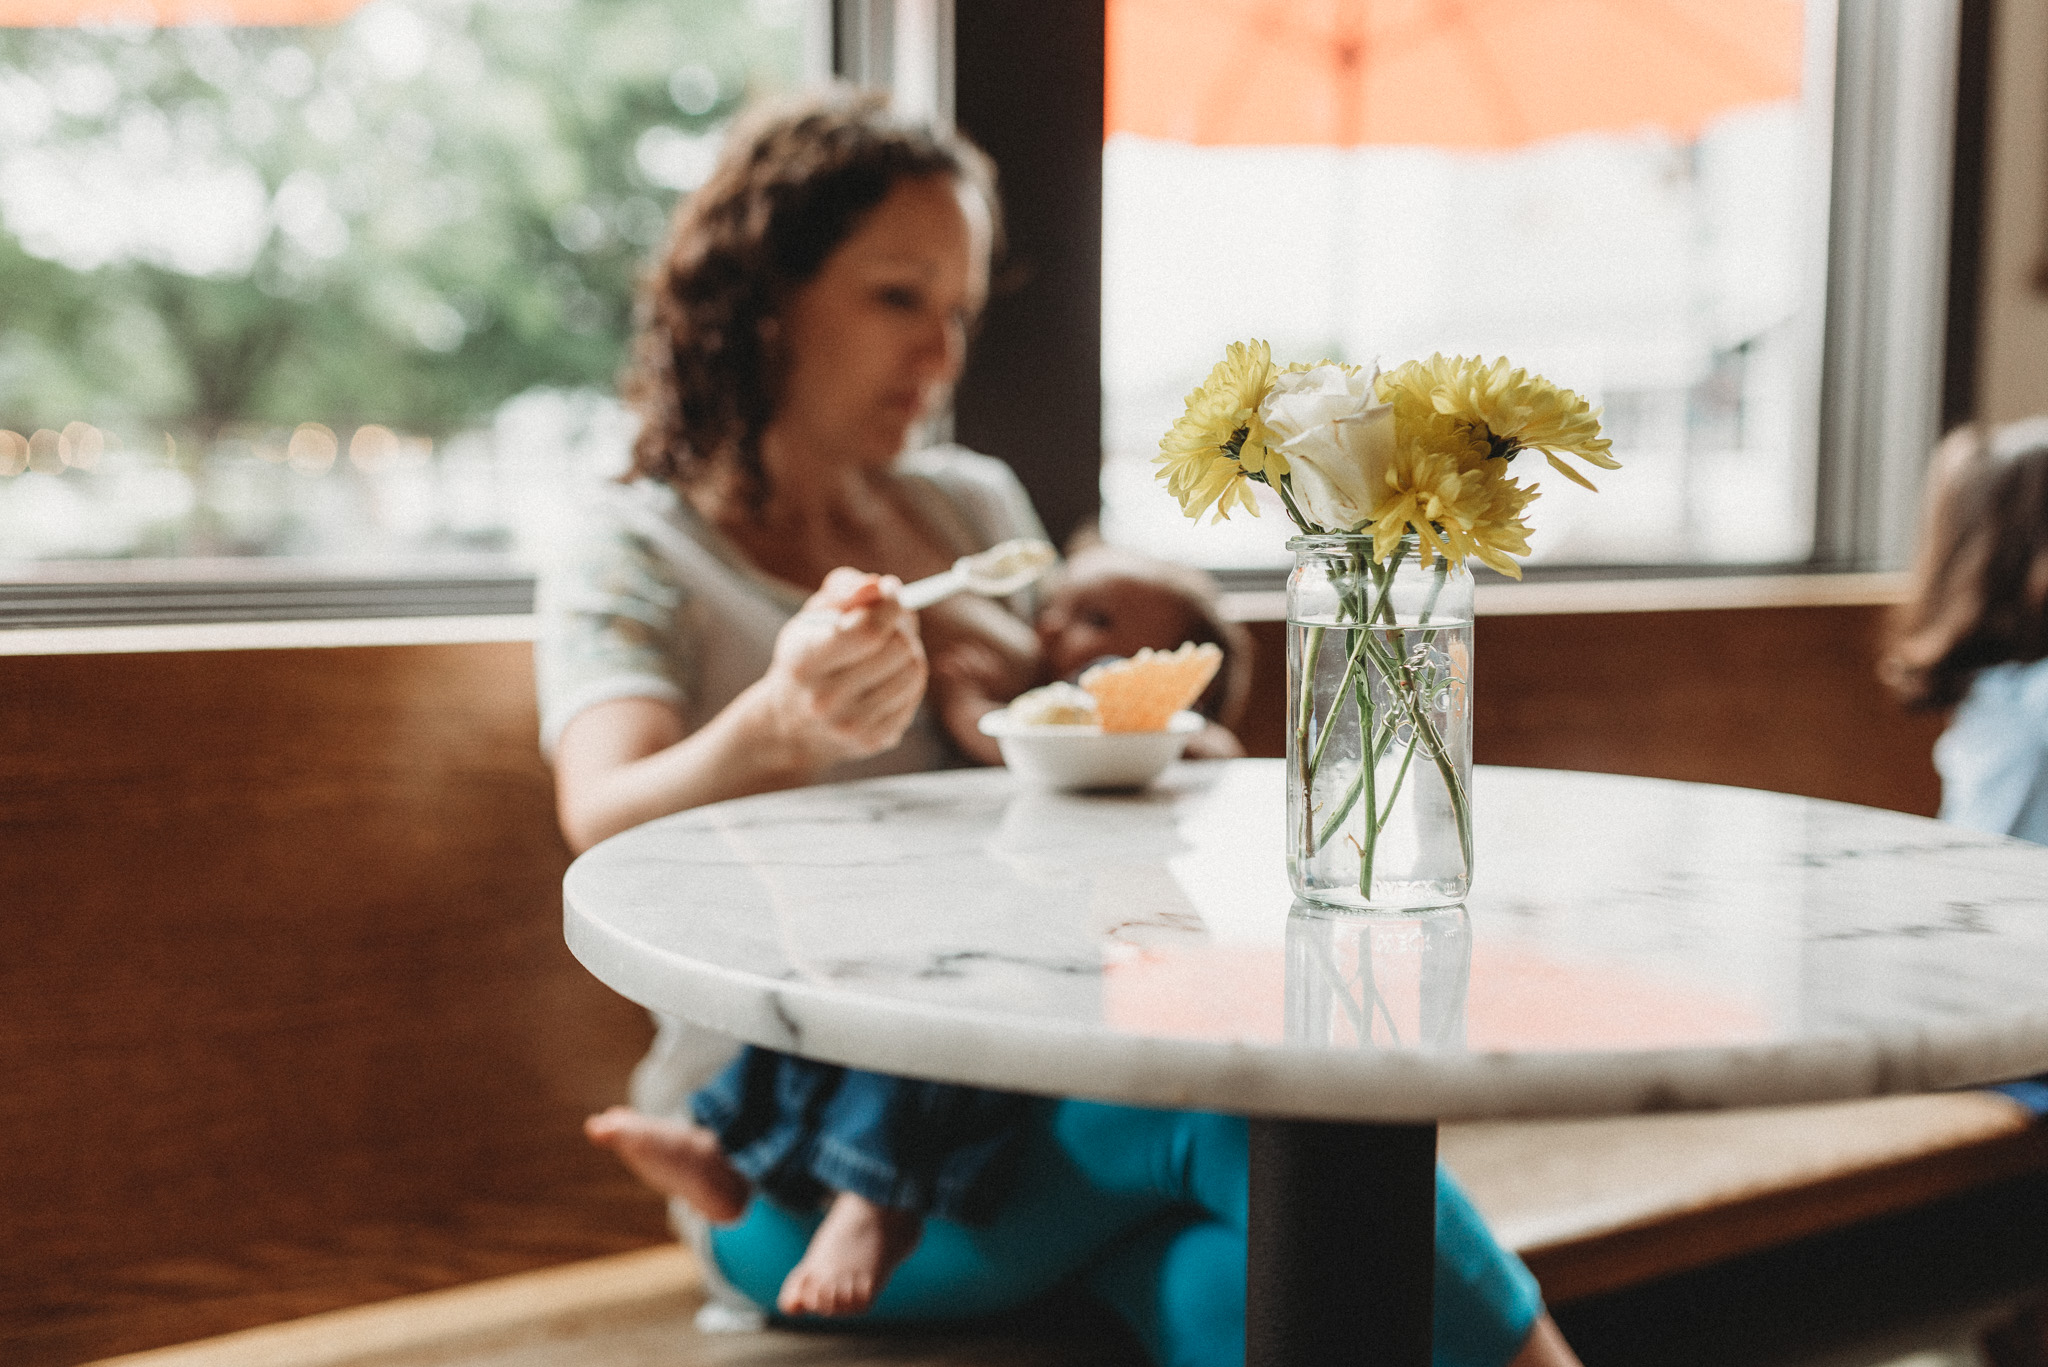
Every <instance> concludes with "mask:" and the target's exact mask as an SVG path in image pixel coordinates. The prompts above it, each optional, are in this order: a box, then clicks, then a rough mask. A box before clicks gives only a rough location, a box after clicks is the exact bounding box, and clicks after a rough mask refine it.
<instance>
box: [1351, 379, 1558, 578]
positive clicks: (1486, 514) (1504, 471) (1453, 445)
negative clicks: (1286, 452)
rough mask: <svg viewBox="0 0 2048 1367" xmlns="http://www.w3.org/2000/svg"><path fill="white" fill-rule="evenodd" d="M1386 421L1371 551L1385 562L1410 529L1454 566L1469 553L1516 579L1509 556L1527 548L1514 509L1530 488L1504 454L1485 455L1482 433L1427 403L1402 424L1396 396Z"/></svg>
mask: <svg viewBox="0 0 2048 1367" xmlns="http://www.w3.org/2000/svg"><path fill="white" fill-rule="evenodd" d="M1394 423H1395V432H1396V436H1395V446H1394V457H1393V460H1392V461H1391V463H1390V464H1389V465H1388V468H1387V486H1388V491H1389V492H1388V495H1387V497H1385V498H1383V499H1382V500H1381V501H1380V502H1379V504H1378V505H1377V506H1376V507H1375V509H1374V515H1373V521H1372V525H1371V531H1372V537H1373V555H1374V557H1375V558H1377V559H1379V560H1381V561H1385V560H1386V559H1387V558H1388V556H1390V555H1391V554H1392V553H1393V550H1394V548H1395V546H1396V545H1397V544H1398V543H1399V542H1400V539H1401V538H1402V537H1403V536H1404V535H1406V534H1408V533H1410V532H1413V533H1414V534H1415V537H1416V539H1417V542H1418V544H1419V545H1420V547H1421V549H1422V551H1423V553H1424V555H1425V556H1426V557H1427V558H1428V559H1435V558H1436V557H1438V556H1441V557H1443V558H1444V559H1446V560H1448V561H1450V562H1451V563H1452V564H1454V565H1456V564H1462V563H1463V562H1464V561H1465V560H1466V559H1467V558H1472V557H1476V558H1477V559H1479V560H1480V561H1481V562H1483V563H1485V564H1487V565H1491V566H1492V567H1493V568H1494V569H1497V570H1499V571H1500V572H1501V573H1502V574H1505V575H1508V576H1510V577H1512V578H1516V579H1519V578H1521V577H1522V571H1521V567H1520V566H1519V565H1517V564H1516V563H1515V562H1514V561H1513V560H1512V559H1510V558H1509V557H1510V556H1513V555H1527V554H1528V553H1529V526H1528V524H1527V523H1526V522H1524V521H1523V520H1522V514H1523V512H1524V511H1526V510H1527V508H1528V506H1529V504H1530V503H1531V502H1533V501H1534V500H1535V498H1536V489H1535V487H1534V486H1530V487H1528V488H1524V487H1522V485H1521V484H1519V483H1518V482H1516V480H1515V479H1514V478H1513V477H1511V476H1510V475H1509V474H1508V462H1507V460H1506V458H1505V457H1500V456H1494V455H1492V454H1490V449H1491V448H1490V446H1489V444H1488V442H1487V440H1486V438H1485V437H1484V436H1482V435H1480V434H1479V433H1478V432H1477V431H1475V430H1474V429H1473V427H1472V426H1471V425H1470V424H1466V423H1461V422H1458V421H1456V420H1454V419H1451V418H1449V417H1447V416H1445V415H1443V414H1439V413H1437V412H1435V411H1434V410H1433V409H1432V410H1429V411H1427V412H1426V413H1424V414H1413V413H1411V421H1410V422H1409V423H1408V424H1407V425H1406V426H1405V427H1404V426H1403V424H1402V414H1401V405H1400V404H1399V403H1398V402H1397V403H1396V405H1395V410H1394Z"/></svg>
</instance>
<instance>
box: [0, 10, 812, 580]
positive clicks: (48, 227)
mask: <svg viewBox="0 0 2048 1367" xmlns="http://www.w3.org/2000/svg"><path fill="white" fill-rule="evenodd" d="M159 5H160V8H159V10H158V11H157V13H158V17H159V18H160V19H161V20H162V22H161V23H160V24H159V23H151V22H138V21H137V19H136V18H135V16H136V15H137V14H141V15H144V16H147V15H148V14H149V12H150V11H149V9H148V7H147V5H144V6H143V7H141V8H140V9H139V10H138V8H137V7H136V6H135V5H133V4H113V5H108V6H105V7H103V8H104V15H105V17H100V15H101V7H96V6H93V5H92V4H91V2H90V0H73V2H72V3H70V4H65V3H64V0H58V3H56V4H48V5H43V6H41V7H40V8H41V9H42V10H43V11H44V12H50V11H53V10H56V9H72V10H75V11H76V15H75V17H76V22H75V23H72V24H69V25H67V26H64V27H40V28H37V27H24V28H14V29H0V300H4V301H5V305H4V310H5V312H4V318H0V562H5V564H6V565H7V566H9V567H10V568H0V580H4V579H7V578H14V579H17V580H20V579H24V578H29V577H41V578H45V579H48V578H52V577H59V578H61V577H67V576H68V577H72V578H78V577H81V575H83V577H94V576H93V575H92V574H90V573H88V572H87V571H88V568H89V567H85V566H80V565H77V564H76V563H75V562H77V561H80V560H97V561H102V562H122V563H124V564H127V565H129V566H130V568H131V570H132V577H138V578H144V579H152V578H153V579H166V578H168V579H182V580H190V579H192V578H195V577H200V578H203V577H205V574H204V572H202V571H200V570H196V569H194V568H191V567H190V562H191V561H194V560H199V561H210V560H215V559H219V558H226V559H228V560H230V561H231V562H233V563H246V560H247V559H275V558H289V559H291V560H292V561H293V562H294V563H298V564H307V565H317V566H319V567H321V568H322V569H323V571H325V572H327V573H330V574H331V573H338V572H341V571H343V570H346V571H347V572H349V573H352V574H357V575H363V574H370V575H376V574H412V575H420V574H432V573H457V574H470V573H479V574H480V573H487V572H497V573H501V574H503V573H510V572H512V571H515V570H516V569H517V568H518V567H519V566H521V565H523V564H525V563H527V562H529V561H530V559H531V557H532V556H533V555H534V554H535V553H537V552H538V551H540V550H541V549H542V548H544V546H545V544H546V543H547V541H548V539H549V537H550V534H551V531H552V529H553V528H554V527H555V525H556V519H557V518H559V517H560V516H561V514H562V510H563V504H564V500H563V498H562V497H561V496H560V493H561V491H562V489H563V488H564V487H565V486H566V484H567V482H568V481H569V480H570V479H571V478H573V477H574V476H575V475H576V474H578V473H579V471H580V470H583V469H587V468H588V467H590V466H593V465H607V464H609V463H611V462H615V461H616V460H617V459H618V458H619V455H620V453H621V452H622V451H623V449H624V440H625V435H626V431H627V427H626V425H625V420H624V419H623V417H622V415H621V414H620V412H619V410H618V408H617V406H616V404H615V402H614V401H613V399H612V398H611V397H610V396H611V393H612V390H613V384H614V379H615V376H616V373H617V371H618V368H619V364H620V361H621V359H622V356H623V349H624V346H625V343H626V340H627V334H628V326H629V319H628V312H629V295H630V291H631V287H632V282H633V279H634V276H635V273H636V272H637V270H638V269H639V267H640V264H641V262H642V261H643V260H644V258H645V257H646V255H647V253H648V251H649V249H650V248H651V247H652V246H653V245H655V244H656V243H657V242H658V241H659V239H660V238H661V236H662V234H663V231H664V226H665V224H666V221H667V218H668V215H669V212H670V209H671V206H672V204H673V202H674V200H675V198H676V196H677V195H679V194H683V193H687V192H688V191H689V190H690V189H691V188H693V187H694V186H695V185H696V184H697V183H698V182H699V181H700V180H701V179H702V177H703V176H704V174H705V173H706V171H707V169H708V167H709V165H710V162H711V159H712V156H713V153H714V149H715V139H716V136H717V134H718V131H719V129H720V127H721V126H722V124H723V123H724V121H725V120H726V119H727V118H728V117H729V116H730V115H731V113H732V112H733V111H734V110H735V109H737V108H738V107H739V105H740V104H741V103H742V101H743V100H745V99H747V98H748V97H750V96H752V95H754V94H757V93H759V92H761V91H763V90H774V89H780V88H784V87H789V86H792V85H794V84H795V83H797V82H798V81H799V80H801V79H803V78H804V77H805V76H806V74H808V73H809V72H811V71H814V70H823V69H824V68H825V65H826V64H827V63H828V62H829V53H830V46H831V42H830V29H829V16H828V15H827V13H826V11H825V9H824V7H823V6H822V5H820V4H817V3H812V2H811V0H690V2H689V3H674V0H588V2H584V3H571V2H570V0H370V3H368V4H361V5H360V6H357V5H352V4H351V3H349V0H227V3H226V4H224V5H223V4H220V3H214V4H200V3H190V4H185V3H183V0H159ZM30 8H31V9H34V8H38V7H36V6H30ZM236 21H239V22H236ZM166 560H177V561H180V562H185V563H186V565H187V567H186V568H184V569H182V570H181V569H177V568H175V567H167V566H166V565H165V563H164V562H165V561H166ZM51 561H62V562H74V563H72V564H71V565H70V566H69V567H68V568H67V567H65V566H56V567H52V566H50V565H48V564H47V563H44V564H42V565H40V566H38V565H34V564H32V563H31V562H51ZM207 572H220V567H219V566H217V565H216V566H214V567H212V570H211V571H207ZM243 573H246V571H243ZM270 574H271V576H272V577H273V578H274V577H276V576H277V574H278V571H275V570H273V571H270ZM97 577H100V578H107V577H115V578H119V577H122V576H121V575H120V574H119V573H110V572H108V571H106V570H102V571H100V572H99V574H98V576H97Z"/></svg>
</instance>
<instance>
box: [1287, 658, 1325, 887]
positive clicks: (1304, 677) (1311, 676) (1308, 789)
mask: <svg viewBox="0 0 2048 1367" xmlns="http://www.w3.org/2000/svg"><path fill="white" fill-rule="evenodd" d="M1322 655H1323V628H1322V627H1320V626H1314V627H1310V628H1309V629H1308V639H1307V641H1306V642H1304V644H1303V647H1302V656H1303V659H1302V662H1301V693H1300V696H1299V697H1298V698H1297V699H1296V702H1295V709H1296V710H1295V716H1294V754H1295V757H1296V759H1297V761H1298V762H1299V763H1300V764H1301V792H1302V802H1301V834H1302V838H1303V839H1304V840H1307V839H1308V838H1309V837H1311V836H1312V835H1314V833H1315V829H1316V815H1315V805H1314V804H1313V803H1312V802H1310V801H1309V797H1310V796H1311V795H1312V794H1313V793H1314V792H1315V777H1316V767H1315V764H1314V763H1311V762H1310V759H1309V749H1308V723H1309V718H1310V716H1312V715H1313V709H1312V708H1311V707H1310V702H1311V700H1312V699H1313V698H1314V696H1315V694H1314V684H1315V677H1316V664H1317V662H1318V661H1319V660H1321V659H1322ZM1328 729H1329V728H1328V727H1324V730H1326V731H1327V730H1328ZM1322 754H1323V752H1322V748H1321V747H1320V746H1318V747H1317V748H1316V752H1315V758H1316V759H1317V760H1321V758H1322ZM1321 848H1322V846H1321V845H1319V844H1318V845H1310V846H1309V848H1308V850H1307V851H1306V853H1307V854H1308V855H1314V854H1315V852H1316V851H1317V850H1319V849H1321Z"/></svg>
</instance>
